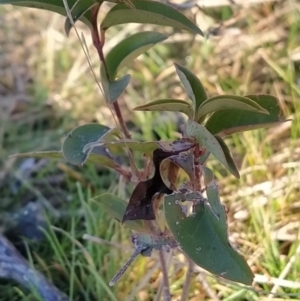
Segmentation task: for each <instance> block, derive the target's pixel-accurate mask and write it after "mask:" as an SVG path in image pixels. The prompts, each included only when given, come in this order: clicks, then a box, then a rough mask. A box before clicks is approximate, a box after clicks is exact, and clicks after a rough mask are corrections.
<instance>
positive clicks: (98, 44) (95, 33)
mask: <svg viewBox="0 0 300 301" xmlns="http://www.w3.org/2000/svg"><path fill="white" fill-rule="evenodd" d="M100 6H101V3H99V4H97V5H95V6H94V7H93V8H92V9H91V15H92V30H91V35H92V40H93V45H94V47H95V48H96V50H97V52H98V55H99V59H100V61H101V63H102V64H103V66H104V70H105V73H106V77H107V79H108V80H109V73H108V69H107V65H106V61H105V58H104V54H103V46H104V42H105V37H104V34H103V33H102V32H101V39H100V34H99V30H98V22H97V16H98V12H99V9H100ZM112 105H113V108H114V110H115V113H116V116H117V119H118V122H119V125H120V127H121V129H122V132H123V134H124V136H125V137H126V138H127V139H131V135H130V133H129V130H128V128H127V125H126V123H125V121H124V118H123V115H122V112H121V109H120V106H119V103H118V100H116V101H114V102H113V103H112ZM128 156H129V161H130V166H131V169H132V172H133V173H134V174H135V176H136V177H137V178H140V174H139V171H138V169H137V167H136V165H135V162H134V156H133V153H132V150H131V149H129V152H128Z"/></svg>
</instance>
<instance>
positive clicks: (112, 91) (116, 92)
mask: <svg viewBox="0 0 300 301" xmlns="http://www.w3.org/2000/svg"><path fill="white" fill-rule="evenodd" d="M101 74H102V76H101V83H102V88H103V91H104V95H105V97H106V100H107V101H108V102H110V103H113V102H114V101H116V100H117V99H118V98H119V97H120V96H121V94H122V93H123V92H124V91H125V89H126V88H127V86H128V84H129V82H130V78H131V76H130V75H129V74H126V75H124V76H123V77H121V78H120V79H118V80H115V81H112V82H110V81H108V80H107V77H106V75H105V74H103V73H102V72H101Z"/></svg>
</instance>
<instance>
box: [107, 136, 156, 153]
mask: <svg viewBox="0 0 300 301" xmlns="http://www.w3.org/2000/svg"><path fill="white" fill-rule="evenodd" d="M104 145H105V146H106V147H107V148H108V149H109V150H110V151H112V152H119V151H120V150H121V149H123V148H124V147H126V148H127V147H129V148H130V149H132V150H134V151H137V152H143V153H147V154H149V153H151V154H152V152H153V151H154V150H155V149H157V148H158V145H157V142H155V141H145V142H143V141H142V142H141V141H134V140H129V139H124V140H118V141H110V142H104Z"/></svg>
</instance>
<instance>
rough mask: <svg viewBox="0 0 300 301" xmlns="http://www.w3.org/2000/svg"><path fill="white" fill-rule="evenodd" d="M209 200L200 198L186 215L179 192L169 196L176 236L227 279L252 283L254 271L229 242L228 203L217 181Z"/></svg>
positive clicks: (192, 254) (187, 250) (166, 206)
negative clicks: (177, 194) (178, 195)
mask: <svg viewBox="0 0 300 301" xmlns="http://www.w3.org/2000/svg"><path fill="white" fill-rule="evenodd" d="M207 195H208V203H209V204H207V203H205V202H200V203H199V204H198V205H196V206H195V213H194V214H191V215H189V216H186V214H185V212H184V210H182V207H181V205H180V203H179V202H178V201H181V198H179V199H178V198H177V197H176V194H173V195H169V196H165V199H164V213H165V217H166V220H167V223H168V226H169V228H170V230H171V232H172V234H173V236H174V238H175V239H176V240H177V241H178V243H179V244H180V247H181V249H182V250H183V252H184V253H185V254H186V255H187V256H188V257H189V258H190V259H191V260H192V261H194V262H195V263H196V264H197V265H199V266H200V267H202V268H204V269H206V270H207V271H209V272H211V273H213V274H215V275H217V276H219V277H223V278H225V279H228V280H231V281H236V282H240V283H244V284H246V285H251V284H252V281H253V273H252V271H251V269H250V268H249V266H248V265H247V262H246V261H245V259H244V258H243V257H242V256H241V255H240V254H239V253H238V252H237V251H235V250H234V249H233V248H232V247H231V246H230V244H229V242H228V235H227V223H226V214H225V211H224V207H223V205H222V204H221V202H220V199H219V195H218V188H217V185H216V183H215V182H212V183H211V184H209V185H208V187H207Z"/></svg>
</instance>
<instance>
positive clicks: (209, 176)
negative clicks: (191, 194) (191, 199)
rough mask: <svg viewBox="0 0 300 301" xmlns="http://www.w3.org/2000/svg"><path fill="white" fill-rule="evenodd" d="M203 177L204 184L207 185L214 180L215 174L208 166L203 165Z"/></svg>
mask: <svg viewBox="0 0 300 301" xmlns="http://www.w3.org/2000/svg"><path fill="white" fill-rule="evenodd" d="M203 178H204V185H205V186H207V185H208V184H209V183H211V182H212V181H213V180H214V174H213V172H212V170H211V169H210V168H208V167H206V166H203Z"/></svg>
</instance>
